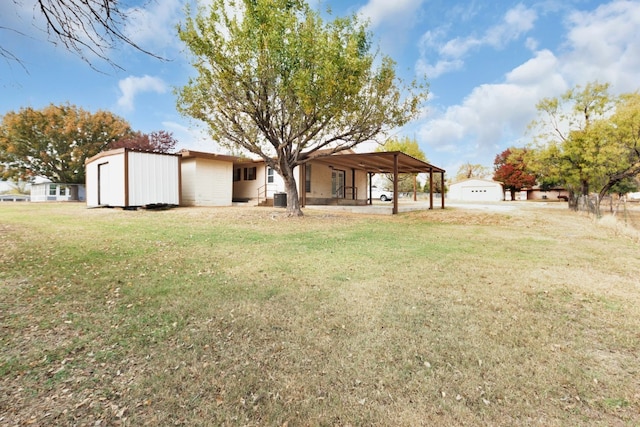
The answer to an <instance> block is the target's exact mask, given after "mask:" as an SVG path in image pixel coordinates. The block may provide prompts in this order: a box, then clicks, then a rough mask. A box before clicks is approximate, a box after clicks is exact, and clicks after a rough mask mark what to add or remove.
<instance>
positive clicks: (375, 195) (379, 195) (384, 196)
mask: <svg viewBox="0 0 640 427" xmlns="http://www.w3.org/2000/svg"><path fill="white" fill-rule="evenodd" d="M371 198H372V199H380V200H381V201H383V202H386V201H389V200H393V191H389V190H383V189H381V188H378V187H376V186H375V185H372V186H371Z"/></svg>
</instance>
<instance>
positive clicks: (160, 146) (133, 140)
mask: <svg viewBox="0 0 640 427" xmlns="http://www.w3.org/2000/svg"><path fill="white" fill-rule="evenodd" d="M177 143H178V141H177V140H176V139H175V138H174V137H173V134H172V133H171V132H167V131H164V130H161V131H154V132H151V133H142V132H132V133H131V134H130V135H127V136H125V137H124V138H122V139H120V140H118V141H115V142H112V143H111V144H109V148H133V149H136V150H144V151H153V152H155V153H170V152H172V151H173V150H174V149H175V147H176V144H177Z"/></svg>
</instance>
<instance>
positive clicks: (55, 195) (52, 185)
mask: <svg viewBox="0 0 640 427" xmlns="http://www.w3.org/2000/svg"><path fill="white" fill-rule="evenodd" d="M85 198H86V194H85V186H84V184H64V183H59V182H39V183H35V184H31V201H32V202H69V201H74V202H84V201H85Z"/></svg>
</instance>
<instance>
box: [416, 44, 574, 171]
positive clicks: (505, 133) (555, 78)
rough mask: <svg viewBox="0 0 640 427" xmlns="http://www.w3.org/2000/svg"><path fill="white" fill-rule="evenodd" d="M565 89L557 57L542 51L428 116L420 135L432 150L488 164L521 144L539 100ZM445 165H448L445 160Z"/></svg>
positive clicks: (565, 85)
mask: <svg viewBox="0 0 640 427" xmlns="http://www.w3.org/2000/svg"><path fill="white" fill-rule="evenodd" d="M566 89H567V84H566V82H565V80H564V78H563V77H562V76H561V74H560V71H559V64H558V61H557V58H556V57H555V56H554V55H553V54H552V53H551V52H550V51H541V52H538V53H537V54H536V56H535V57H534V58H531V59H530V60H529V61H527V62H526V63H524V64H522V65H521V66H519V67H517V68H515V69H513V70H512V71H511V72H509V73H508V74H507V75H506V76H505V80H504V82H503V83H497V84H485V85H481V86H478V87H476V88H474V89H473V91H472V92H471V93H470V94H469V95H468V96H467V97H466V98H465V99H464V100H463V102H462V103H461V104H459V105H454V106H450V107H448V108H446V109H445V110H443V111H440V113H439V114H437V115H436V116H435V117H433V118H432V119H430V120H428V121H426V122H425V123H424V124H423V126H422V128H421V130H420V133H419V134H420V139H421V140H423V141H425V142H426V143H427V144H428V145H429V146H430V147H431V149H433V150H436V151H438V152H447V153H452V154H456V155H458V156H460V157H464V158H472V160H471V161H472V162H473V163H483V164H485V166H488V165H490V164H491V162H492V161H493V158H494V157H495V155H496V154H497V153H498V152H500V151H501V150H502V149H504V148H506V147H501V145H504V144H505V141H507V146H508V145H518V140H519V139H521V138H523V137H524V135H525V130H526V127H527V125H528V123H529V122H530V121H531V120H532V119H533V118H534V117H535V115H536V110H535V105H536V104H537V102H538V101H539V100H540V99H542V98H544V97H549V96H555V95H556V94H558V93H560V92H562V91H564V90H566ZM444 166H445V167H447V165H444Z"/></svg>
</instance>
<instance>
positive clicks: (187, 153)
mask: <svg viewBox="0 0 640 427" xmlns="http://www.w3.org/2000/svg"><path fill="white" fill-rule="evenodd" d="M180 155H181V156H182V158H183V159H188V158H197V159H208V160H220V161H223V162H237V161H239V160H241V159H242V158H241V157H237V156H228V155H224V154H215V153H205V152H204V151H194V150H186V149H185V150H181V151H180Z"/></svg>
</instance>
